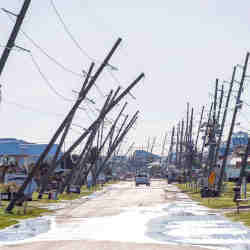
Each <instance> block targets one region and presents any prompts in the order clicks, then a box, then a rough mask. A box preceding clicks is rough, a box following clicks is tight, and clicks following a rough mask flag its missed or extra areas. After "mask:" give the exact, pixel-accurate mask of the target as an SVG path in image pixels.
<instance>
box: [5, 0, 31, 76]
mask: <svg viewBox="0 0 250 250" xmlns="http://www.w3.org/2000/svg"><path fill="white" fill-rule="evenodd" d="M30 2H31V0H25V1H24V3H23V6H22V8H21V11H20V12H19V14H18V15H15V16H16V17H17V19H16V22H15V25H14V27H13V29H12V32H11V34H10V38H9V40H8V42H7V45H6V46H5V48H4V50H3V53H2V55H1V58H0V76H1V75H2V72H3V69H4V66H5V64H6V61H7V60H8V57H9V54H10V51H11V50H12V48H13V47H15V41H16V38H17V35H18V33H19V31H20V28H21V26H22V23H23V20H24V18H25V15H26V13H27V10H28V8H29V6H30ZM3 10H4V11H5V12H7V13H9V14H12V15H13V13H11V12H10V11H7V10H5V9H3Z"/></svg>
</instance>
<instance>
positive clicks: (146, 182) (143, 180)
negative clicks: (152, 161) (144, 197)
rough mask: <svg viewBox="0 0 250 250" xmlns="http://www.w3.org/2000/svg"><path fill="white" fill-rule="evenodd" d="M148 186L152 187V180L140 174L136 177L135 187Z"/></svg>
mask: <svg viewBox="0 0 250 250" xmlns="http://www.w3.org/2000/svg"><path fill="white" fill-rule="evenodd" d="M139 185H146V186H150V178H149V176H148V175H146V174H138V175H136V176H135V186H139Z"/></svg>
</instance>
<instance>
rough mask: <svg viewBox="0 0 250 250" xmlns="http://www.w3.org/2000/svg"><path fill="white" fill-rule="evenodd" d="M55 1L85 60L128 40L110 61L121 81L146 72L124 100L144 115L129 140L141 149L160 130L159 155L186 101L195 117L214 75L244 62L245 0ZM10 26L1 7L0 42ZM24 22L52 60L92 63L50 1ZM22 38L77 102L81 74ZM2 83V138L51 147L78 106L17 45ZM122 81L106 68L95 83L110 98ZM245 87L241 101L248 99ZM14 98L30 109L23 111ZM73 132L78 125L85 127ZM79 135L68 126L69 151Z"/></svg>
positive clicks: (9, 5)
mask: <svg viewBox="0 0 250 250" xmlns="http://www.w3.org/2000/svg"><path fill="white" fill-rule="evenodd" d="M22 2H23V1H22V0H12V1H8V0H3V1H1V6H0V7H4V8H6V9H9V10H12V11H13V12H16V13H17V12H18V11H19V9H20V7H21V5H22ZM53 2H54V4H55V5H56V7H57V9H58V11H59V12H60V14H61V15H62V16H63V20H64V21H65V23H66V24H67V26H68V28H69V29H70V31H71V32H72V34H73V35H74V37H75V38H76V39H77V40H78V42H79V43H80V45H81V47H82V49H83V50H84V51H86V52H87V54H88V56H89V57H91V58H94V59H95V60H97V61H101V60H102V59H103V58H104V57H105V55H106V53H107V52H108V51H109V50H110V48H111V47H112V45H113V44H114V42H115V41H116V39H117V38H118V37H121V38H122V39H123V42H122V45H121V46H120V48H119V49H118V51H117V53H115V55H114V57H113V58H112V60H111V62H112V64H113V65H115V66H116V67H117V68H118V69H119V70H118V71H117V72H113V73H114V74H115V76H116V77H117V78H118V79H119V82H120V83H121V84H122V86H124V87H125V86H126V85H128V84H129V83H130V82H131V81H133V80H134V78H135V77H136V76H137V75H139V74H140V73H141V72H145V74H146V78H145V80H144V81H142V82H141V83H140V84H139V85H138V86H137V87H136V88H135V89H134V90H133V95H135V96H136V100H133V99H132V98H131V97H130V96H128V97H127V98H126V100H127V101H128V102H129V107H128V109H127V113H129V114H131V115H132V113H133V112H135V111H136V110H137V109H139V110H140V112H141V113H140V119H139V121H138V124H137V129H136V130H133V131H132V132H131V133H130V135H129V138H128V141H129V142H132V141H135V142H136V145H137V146H141V145H146V143H147V140H148V137H151V138H153V137H154V136H157V138H158V144H159V145H158V147H157V148H156V149H155V152H160V151H161V148H160V144H161V141H162V137H163V135H164V133H165V132H166V131H169V130H170V129H171V127H172V125H173V124H176V123H177V122H178V121H179V120H180V119H182V118H184V117H185V108H186V103H187V102H190V103H191V105H192V106H193V107H194V110H195V117H196V120H198V117H199V112H200V111H201V107H202V105H207V104H208V103H209V102H210V100H211V98H210V97H209V92H212V91H213V89H214V82H215V79H216V78H219V79H221V80H223V79H225V80H229V79H230V78H231V73H232V68H233V66H234V64H237V63H240V64H242V63H243V62H244V57H245V54H246V52H247V51H248V50H249V49H250V32H249V26H250V19H249V9H250V2H248V1H240V2H236V1H226V0H221V1H216V0H209V1H206V0H203V1H202V0H190V1H184V0H182V1H181V0H176V1H169V0H165V1H160V0H159V1H141V0H137V1H132V0H127V1H117V0H116V1H114V0H110V1H96V0H92V1H81V0H72V1H62V0H61V1H59V0H53ZM12 26H13V23H12V22H11V21H10V19H9V18H8V17H7V16H6V14H5V13H3V12H0V30H1V33H0V45H5V43H6V42H7V39H8V36H9V34H10V32H11V28H12ZM22 28H23V30H24V31H25V32H27V34H28V35H29V36H30V37H32V39H33V40H34V41H35V42H36V43H37V44H39V46H41V47H42V48H43V49H45V50H46V52H47V53H48V54H49V55H50V56H52V57H53V58H56V59H57V60H58V61H60V62H61V63H62V64H64V65H65V66H66V67H67V68H70V69H72V70H73V71H74V72H81V70H82V69H84V70H86V69H87V68H88V66H89V65H90V63H91V60H90V59H89V58H88V56H86V55H84V54H83V53H81V52H80V51H79V49H78V48H76V46H75V45H74V43H73V42H72V41H71V40H70V39H69V37H68V36H67V34H66V33H65V31H64V30H63V27H62V25H61V24H60V22H59V20H58V18H57V16H56V15H55V12H54V11H53V8H52V5H51V4H50V0H43V1H34V0H33V1H32V4H31V7H30V9H29V12H28V14H27V17H26V19H25V22H24V25H23V27H22ZM17 44H18V45H19V46H22V47H25V48H27V49H30V50H31V51H32V55H33V57H34V59H35V61H36V62H37V63H38V64H39V66H40V67H41V69H42V71H43V73H44V74H45V75H46V77H47V78H48V79H49V81H50V83H51V84H53V86H54V88H55V89H56V90H57V91H58V92H60V93H61V94H62V95H63V96H66V97H68V98H70V99H74V98H75V94H74V93H73V92H72V89H74V90H78V89H79V88H80V86H81V79H79V77H77V76H75V75H73V74H70V73H68V72H66V71H64V70H62V69H61V68H59V67H58V66H57V65H56V64H54V63H53V62H52V61H50V60H49V59H48V58H47V57H46V56H44V55H43V54H42V53H41V52H40V51H39V50H38V49H37V48H36V47H35V46H34V45H32V43H30V41H29V40H27V39H26V38H25V37H24V36H23V34H22V33H20V34H19V36H18V39H17ZM1 51H2V49H0V52H1ZM239 76H240V74H239ZM0 81H1V84H2V85H3V93H2V96H3V102H2V103H1V108H0V113H1V117H2V119H1V130H0V137H16V138H19V139H25V140H30V141H33V142H43V143H46V142H47V141H48V140H49V139H50V137H51V136H52V135H53V132H54V131H55V128H56V126H58V125H59V124H60V122H61V121H62V119H63V115H64V114H65V113H66V112H67V110H69V108H70V107H71V105H72V103H70V102H66V101H64V100H62V99H61V98H59V97H58V96H56V95H55V94H54V93H53V92H52V91H51V90H50V88H49V87H48V86H47V85H46V84H45V83H44V81H43V79H42V78H41V76H40V75H39V73H38V72H37V69H36V68H35V67H34V64H33V62H32V60H31V57H30V55H28V54H27V53H24V52H19V51H12V53H11V56H10V58H9V60H8V63H7V65H6V67H5V70H4V72H3V74H2V76H1V80H0ZM117 85H118V84H117V83H116V82H115V81H114V80H113V79H112V77H111V76H110V74H109V72H108V71H106V72H104V74H103V75H102V77H101V78H100V80H99V81H98V86H99V87H100V88H101V90H102V92H103V93H105V94H106V93H108V91H109V90H110V89H111V88H116V87H117ZM247 85H248V83H246V88H245V91H244V97H243V99H244V100H245V101H247V99H248V98H249V94H248V93H249V87H248V86H247ZM89 97H91V98H93V99H95V101H96V103H97V107H100V105H101V103H102V102H103V98H102V97H101V95H100V94H99V92H98V91H97V90H96V89H93V91H91V93H90V94H89ZM13 102H15V103H17V104H22V105H23V106H25V107H20V106H19V107H18V106H16V105H14V104H13ZM11 103H12V104H11ZM249 103H250V101H249ZM83 106H86V105H83ZM30 108H32V110H31V109H30ZM248 109H249V108H248V107H247V106H245V107H244V108H243V110H242V112H241V113H243V115H242V114H240V116H239V119H238V121H240V122H241V125H242V127H244V129H247V128H248V124H249V121H248V115H249V112H248ZM117 111H118V110H117ZM115 114H116V113H115V112H113V113H112V114H110V116H111V117H112V116H114V115H115ZM90 116H92V119H93V118H94V117H95V115H93V114H90ZM229 118H230V117H229ZM249 120H250V119H249ZM74 122H75V123H77V124H79V125H81V126H83V127H86V126H88V124H89V123H90V122H91V119H89V117H88V116H87V115H86V114H85V113H84V112H83V111H81V112H79V113H78V114H77V119H76V120H75V121H74ZM75 130H78V131H80V129H79V128H75ZM77 136H78V134H77V133H76V132H75V131H71V133H70V135H69V137H68V139H67V142H66V147H67V146H69V145H70V143H72V141H74V140H75V139H76V138H77ZM160 138H161V139H160ZM124 150H125V149H124Z"/></svg>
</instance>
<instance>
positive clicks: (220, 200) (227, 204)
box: [177, 182, 250, 226]
mask: <svg viewBox="0 0 250 250" xmlns="http://www.w3.org/2000/svg"><path fill="white" fill-rule="evenodd" d="M226 184H227V188H226V191H225V192H224V193H223V194H222V195H221V197H211V198H201V195H200V191H199V190H198V191H193V190H192V189H190V188H189V187H188V185H186V184H177V187H178V188H179V189H180V190H182V191H183V192H185V193H186V194H187V195H188V196H189V197H190V198H191V199H192V200H194V201H197V202H199V204H200V205H203V206H206V207H208V208H214V209H223V208H236V205H235V202H233V196H234V192H233V187H234V185H235V184H234V183H233V182H227V183H226ZM247 192H250V183H249V184H247ZM224 215H225V216H226V217H228V218H230V219H231V220H232V221H238V222H242V223H244V224H245V225H246V226H250V211H240V214H237V213H236V212H230V213H225V214H224Z"/></svg>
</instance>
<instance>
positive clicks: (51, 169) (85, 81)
mask: <svg viewBox="0 0 250 250" xmlns="http://www.w3.org/2000/svg"><path fill="white" fill-rule="evenodd" d="M93 68H94V63H92V64H91V65H90V68H89V70H88V73H87V76H86V78H85V80H84V83H83V86H82V88H81V91H80V92H79V96H78V98H81V96H82V95H83V94H84V89H85V87H86V86H87V83H88V81H89V79H90V76H91V73H92V70H93ZM75 113H76V109H75V111H74V112H73V113H72V116H71V117H70V118H69V121H68V123H67V125H66V127H65V129H64V132H63V135H62V137H61V140H60V143H59V145H58V147H57V151H56V153H55V155H54V157H53V160H52V163H51V165H50V167H49V169H48V172H47V174H46V175H45V176H44V177H43V181H42V187H41V190H40V192H39V199H41V198H42V195H43V193H44V191H45V189H46V188H47V186H48V181H49V176H50V175H52V174H53V172H54V171H55V169H56V167H57V164H56V161H57V158H58V155H59V153H60V151H61V148H62V145H63V143H64V141H65V138H66V136H67V134H68V131H69V128H70V126H71V123H72V121H73V118H74V115H75Z"/></svg>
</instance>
